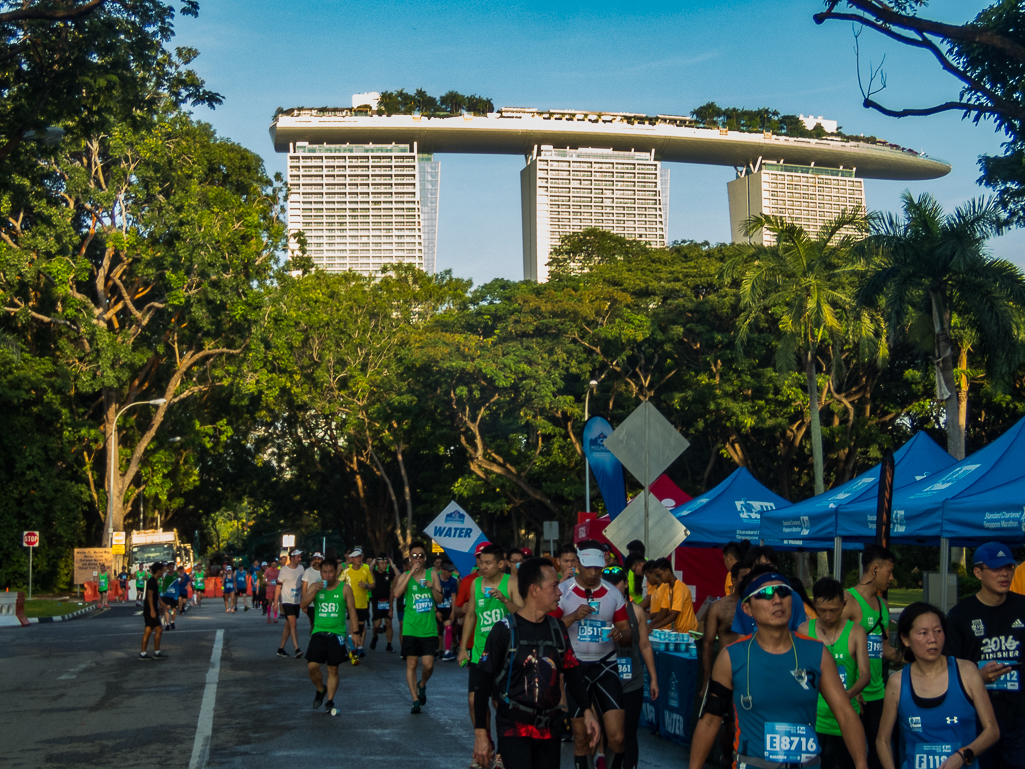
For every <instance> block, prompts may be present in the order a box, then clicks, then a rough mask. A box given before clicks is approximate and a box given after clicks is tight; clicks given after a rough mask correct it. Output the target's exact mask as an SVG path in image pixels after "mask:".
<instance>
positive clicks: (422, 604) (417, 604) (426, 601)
mask: <svg viewBox="0 0 1025 769" xmlns="http://www.w3.org/2000/svg"><path fill="white" fill-rule="evenodd" d="M413 611H415V612H416V613H417V614H425V613H427V612H429V611H434V599H433V598H431V597H430V596H429V595H421V596H417V597H416V598H414V599H413Z"/></svg>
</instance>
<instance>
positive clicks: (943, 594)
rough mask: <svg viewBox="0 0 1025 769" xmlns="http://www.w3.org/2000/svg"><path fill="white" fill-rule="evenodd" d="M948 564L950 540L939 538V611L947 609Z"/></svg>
mask: <svg viewBox="0 0 1025 769" xmlns="http://www.w3.org/2000/svg"><path fill="white" fill-rule="evenodd" d="M949 566H950V540H949V539H947V538H946V537H941V538H940V611H942V612H944V613H946V611H947V570H948V568H949Z"/></svg>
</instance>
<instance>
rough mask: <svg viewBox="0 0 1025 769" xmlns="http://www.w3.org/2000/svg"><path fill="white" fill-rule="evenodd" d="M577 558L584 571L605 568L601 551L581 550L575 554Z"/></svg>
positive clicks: (603, 555)
mask: <svg viewBox="0 0 1025 769" xmlns="http://www.w3.org/2000/svg"><path fill="white" fill-rule="evenodd" d="M577 557H578V558H579V559H580V565H581V566H583V567H584V568H585V569H594V568H598V569H603V568H605V554H604V553H603V552H602V551H601V550H597V549H594V548H592V549H590V550H581V551H580V552H579V553H577Z"/></svg>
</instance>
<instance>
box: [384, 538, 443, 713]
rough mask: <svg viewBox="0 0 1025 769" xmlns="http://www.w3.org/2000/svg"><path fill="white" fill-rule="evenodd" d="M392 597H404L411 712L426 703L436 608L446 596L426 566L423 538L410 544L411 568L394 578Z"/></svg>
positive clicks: (435, 635) (434, 644) (404, 650)
mask: <svg viewBox="0 0 1025 769" xmlns="http://www.w3.org/2000/svg"><path fill="white" fill-rule="evenodd" d="M392 597H393V598H403V599H404V600H405V615H404V616H403V619H402V656H403V657H405V658H406V683H407V684H408V686H409V693H410V695H411V696H412V698H413V707H412V708H410V710H409V712H410V713H419V712H420V708H421V707H422V706H423V705H425V704H426V703H427V681H428V680H430V677H431V674H432V673H433V672H434V658H435V657H436V656H438V623H437V622H436V621H435V619H434V609H435V606H436V605H437V604H439V603H441V602H442V600H444V595H443V594H442V591H441V580H440V579H439V578H438V575H437V574H436V573H435V572H434V570H433V569H428V568H427V547H426V546H425V545H424V544H423V542H414V543H413V544H412V545H410V547H409V571H407V572H403V573H402V574H401V575H400V576H399V578H398V579H396V580H395V587H393V588H392ZM421 660H422V661H423V669H422V671H421V679H420V681H417V680H416V666H417V664H418V663H419V662H420V661H421Z"/></svg>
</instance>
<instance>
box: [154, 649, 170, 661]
mask: <svg viewBox="0 0 1025 769" xmlns="http://www.w3.org/2000/svg"><path fill="white" fill-rule="evenodd" d="M153 659H155V660H166V659H167V655H166V654H164V653H163V652H162V651H160V650H157V651H155V652H153Z"/></svg>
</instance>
